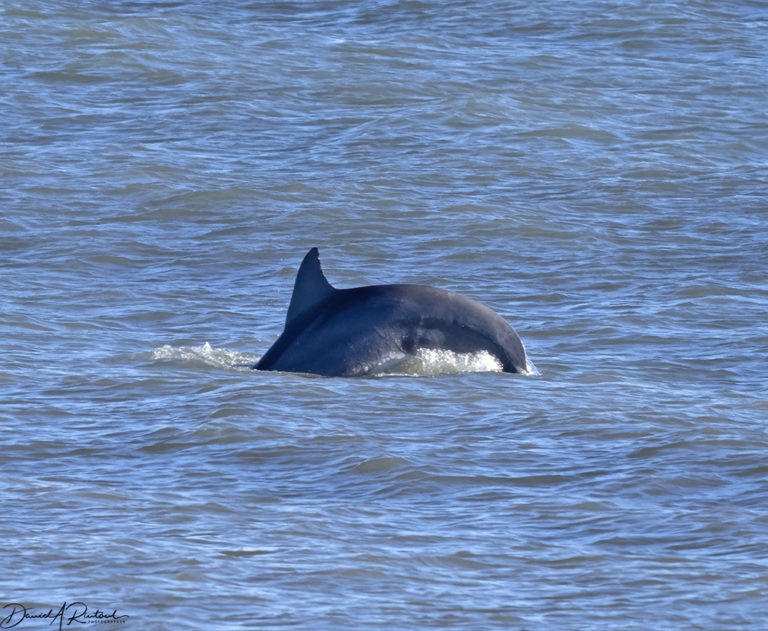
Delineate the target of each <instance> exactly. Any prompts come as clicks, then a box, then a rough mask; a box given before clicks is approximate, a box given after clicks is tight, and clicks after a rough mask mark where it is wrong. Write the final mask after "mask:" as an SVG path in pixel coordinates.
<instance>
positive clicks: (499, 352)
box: [255, 248, 526, 376]
mask: <svg viewBox="0 0 768 631" xmlns="http://www.w3.org/2000/svg"><path fill="white" fill-rule="evenodd" d="M419 349H444V350H449V351H453V352H455V353H472V352H477V351H487V352H488V353H490V354H491V355H493V356H494V357H495V358H496V359H497V360H498V361H499V363H500V364H501V366H502V369H503V370H504V371H506V372H522V371H525V370H526V357H525V349H524V347H523V344H522V342H521V341H520V338H519V337H518V336H517V334H516V333H515V331H514V329H513V328H512V327H511V326H509V324H508V323H507V322H506V320H504V319H503V318H502V317H501V316H499V315H498V314H497V313H495V312H494V311H492V310H491V309H489V308H488V307H486V306H484V305H482V304H480V303H479V302H476V301H474V300H471V299H470V298H466V297H464V296H460V295H459V294H455V293H453V292H449V291H446V290H443V289H438V288H435V287H427V286H423V285H373V286H369V287H357V288H353V289H334V288H333V287H332V286H331V285H330V284H329V283H328V282H327V280H325V276H324V275H323V274H322V270H321V269H320V263H319V260H318V258H317V251H316V249H314V248H313V250H310V252H309V253H308V254H307V256H306V257H305V259H304V261H303V262H302V265H301V267H300V269H299V273H298V275H297V278H296V284H295V286H294V294H293V296H292V297H291V305H290V307H289V310H288V316H287V317H286V325H285V329H284V330H283V333H282V334H281V335H280V337H279V338H278V339H277V341H276V342H275V343H274V344H273V345H272V347H271V348H270V349H269V350H268V351H267V352H266V353H265V354H264V356H263V357H262V358H261V360H260V361H259V362H258V363H257V364H256V366H255V368H257V369H259V370H280V371H286V372H306V373H315V374H320V375H328V376H355V375H367V374H375V373H376V372H378V371H380V370H382V369H385V367H387V366H389V365H391V364H392V363H393V362H394V363H396V362H397V361H398V360H402V359H403V358H405V357H407V356H410V355H413V354H415V353H416V351H418V350H419Z"/></svg>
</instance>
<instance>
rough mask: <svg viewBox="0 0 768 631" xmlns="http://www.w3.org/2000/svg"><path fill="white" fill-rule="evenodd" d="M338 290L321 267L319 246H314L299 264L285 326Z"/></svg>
mask: <svg viewBox="0 0 768 631" xmlns="http://www.w3.org/2000/svg"><path fill="white" fill-rule="evenodd" d="M334 291H336V290H335V289H334V288H333V287H332V286H331V284H330V283H329V282H328V280H327V279H326V278H325V274H323V269H322V268H321V267H320V254H319V253H318V251H317V248H312V249H311V250H310V251H309V252H307V255H306V256H305V257H304V260H303V261H302V262H301V266H299V271H298V273H297V274H296V282H295V283H294V285H293V295H292V296H291V304H290V306H289V307H288V315H287V316H285V326H288V325H289V324H290V322H291V321H292V320H295V319H296V318H297V317H299V316H300V315H301V314H302V313H303V312H305V311H307V310H309V309H310V308H312V307H314V306H315V305H318V304H320V303H321V302H322V301H323V300H325V299H326V298H328V296H330V295H331V294H332V293H333V292H334Z"/></svg>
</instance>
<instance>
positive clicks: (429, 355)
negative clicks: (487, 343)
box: [374, 348, 502, 377]
mask: <svg viewBox="0 0 768 631" xmlns="http://www.w3.org/2000/svg"><path fill="white" fill-rule="evenodd" d="M501 370H502V367H501V363H500V362H499V360H498V359H496V358H495V357H494V356H493V355H491V354H490V353H489V352H487V351H479V352H476V353H454V352H453V351H449V350H444V349H430V348H421V349H419V350H418V351H416V354H415V355H408V356H406V357H401V358H399V359H398V360H397V361H395V360H389V361H387V362H384V363H383V364H381V365H379V366H378V367H377V369H376V370H375V371H374V372H375V373H376V374H380V375H382V374H384V375H386V374H390V375H413V376H423V377H432V376H435V375H445V374H458V373H465V372H501Z"/></svg>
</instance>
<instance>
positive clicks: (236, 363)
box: [152, 342, 258, 370]
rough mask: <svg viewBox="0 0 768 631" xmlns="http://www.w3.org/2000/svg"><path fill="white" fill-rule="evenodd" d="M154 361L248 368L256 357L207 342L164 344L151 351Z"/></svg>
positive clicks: (254, 361)
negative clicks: (182, 344) (176, 344)
mask: <svg viewBox="0 0 768 631" xmlns="http://www.w3.org/2000/svg"><path fill="white" fill-rule="evenodd" d="M152 359H154V360H156V361H182V362H200V363H202V364H206V365H208V366H215V367H216V368H227V369H239V370H250V368H251V366H253V364H255V363H256V361H257V360H258V357H257V356H256V355H254V354H253V353H241V352H239V351H233V350H228V349H226V348H214V347H213V346H211V345H210V344H209V343H208V342H206V343H205V344H203V345H202V346H171V345H169V344H166V345H164V346H161V347H159V348H155V349H154V350H153V351H152Z"/></svg>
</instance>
